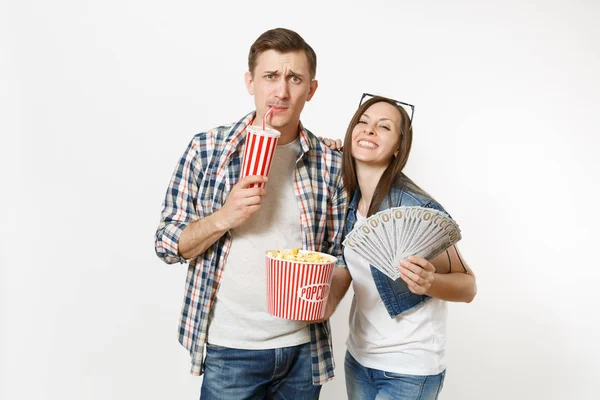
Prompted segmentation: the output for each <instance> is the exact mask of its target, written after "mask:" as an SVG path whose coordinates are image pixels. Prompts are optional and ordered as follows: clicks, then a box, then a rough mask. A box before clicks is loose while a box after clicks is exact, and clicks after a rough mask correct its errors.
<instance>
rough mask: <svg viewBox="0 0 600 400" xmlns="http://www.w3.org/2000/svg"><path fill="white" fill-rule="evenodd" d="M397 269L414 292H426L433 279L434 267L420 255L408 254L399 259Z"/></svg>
mask: <svg viewBox="0 0 600 400" xmlns="http://www.w3.org/2000/svg"><path fill="white" fill-rule="evenodd" d="M398 269H399V270H400V277H401V278H402V280H403V281H404V282H406V285H407V286H408V288H409V289H410V291H411V292H413V293H416V294H427V291H428V290H429V288H430V287H431V284H432V283H433V281H434V280H435V267H434V266H433V264H432V263H430V262H429V261H427V260H426V259H424V258H421V257H414V256H410V257H408V259H406V260H402V261H400V265H399V266H398Z"/></svg>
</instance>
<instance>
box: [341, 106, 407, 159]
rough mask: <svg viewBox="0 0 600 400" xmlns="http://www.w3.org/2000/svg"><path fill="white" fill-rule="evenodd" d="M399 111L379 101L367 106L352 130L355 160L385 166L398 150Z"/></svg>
mask: <svg viewBox="0 0 600 400" xmlns="http://www.w3.org/2000/svg"><path fill="white" fill-rule="evenodd" d="M400 118H401V116H400V112H399V111H398V109H397V108H396V107H394V106H392V105H391V104H388V103H385V102H379V103H375V104H373V105H372V106H371V107H369V108H367V110H366V111H365V112H364V114H363V115H361V117H360V118H359V120H358V123H357V124H356V126H355V127H354V129H353V130H352V156H353V157H354V159H355V160H356V161H361V162H364V163H368V164H372V165H381V166H387V165H389V163H390V161H391V160H392V158H393V157H394V155H395V153H397V151H398V145H399V142H400Z"/></svg>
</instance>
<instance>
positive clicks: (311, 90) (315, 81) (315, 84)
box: [306, 79, 319, 101]
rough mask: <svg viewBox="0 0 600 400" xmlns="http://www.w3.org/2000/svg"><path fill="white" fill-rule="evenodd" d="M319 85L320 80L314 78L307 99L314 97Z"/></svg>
mask: <svg viewBox="0 0 600 400" xmlns="http://www.w3.org/2000/svg"><path fill="white" fill-rule="evenodd" d="M318 87H319V81H318V80H316V79H313V80H312V82H311V83H310V90H309V91H308V96H307V97H306V101H310V99H312V97H313V95H314V94H315V92H316V91H317V88H318Z"/></svg>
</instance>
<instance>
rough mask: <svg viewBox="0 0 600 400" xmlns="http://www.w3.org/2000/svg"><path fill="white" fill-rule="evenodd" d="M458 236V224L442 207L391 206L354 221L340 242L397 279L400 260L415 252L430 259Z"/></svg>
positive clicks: (454, 241) (415, 254)
mask: <svg viewBox="0 0 600 400" xmlns="http://www.w3.org/2000/svg"><path fill="white" fill-rule="evenodd" d="M460 239H461V234H460V229H459V227H458V224H457V223H456V222H455V221H454V220H453V219H452V218H450V216H449V215H448V214H446V213H444V212H442V211H438V210H435V209H432V208H423V207H393V208H389V209H387V210H385V211H380V212H378V213H377V214H374V215H372V216H370V217H369V218H367V219H365V220H364V221H362V222H361V223H359V224H356V225H355V226H354V229H353V230H352V232H350V233H349V234H348V235H347V236H346V239H345V240H344V242H343V244H344V246H347V247H349V248H351V249H352V250H354V251H355V252H356V253H357V254H358V255H359V256H361V257H362V258H363V259H365V260H366V261H367V262H368V263H369V264H371V265H372V266H374V267H375V268H377V269H378V270H379V271H381V272H383V273H384V274H385V275H387V276H389V277H390V278H391V279H393V280H396V279H398V278H399V277H400V271H399V270H398V265H400V260H403V259H405V258H407V257H408V256H418V257H423V258H425V259H427V260H430V261H431V260H432V259H434V258H435V257H436V256H438V255H439V254H440V253H442V252H443V251H445V250H446V249H448V248H449V247H450V246H452V245H453V244H455V243H456V242H458V241H459V240H460Z"/></svg>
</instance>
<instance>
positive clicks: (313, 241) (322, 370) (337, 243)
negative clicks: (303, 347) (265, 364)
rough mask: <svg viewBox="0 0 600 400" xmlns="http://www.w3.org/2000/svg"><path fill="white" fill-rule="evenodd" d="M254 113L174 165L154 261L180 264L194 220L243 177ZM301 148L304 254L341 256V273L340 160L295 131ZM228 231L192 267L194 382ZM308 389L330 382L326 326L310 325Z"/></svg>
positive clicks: (185, 315)
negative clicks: (181, 248)
mask: <svg viewBox="0 0 600 400" xmlns="http://www.w3.org/2000/svg"><path fill="white" fill-rule="evenodd" d="M254 117H255V112H252V113H250V114H248V115H247V116H245V117H244V118H242V119H241V120H240V121H238V122H236V123H235V124H233V125H229V126H221V127H218V128H215V129H212V130H210V131H208V132H206V133H200V134H197V135H196V136H194V138H193V139H192V140H191V142H190V144H189V145H188V147H187V149H186V151H185V152H184V154H183V156H182V157H181V159H180V160H179V163H178V164H177V167H176V169H175V172H174V173H173V176H172V178H171V182H170V183H169V187H168V189H167V193H166V196H165V201H164V203H163V211H162V219H161V222H160V225H159V226H158V229H157V231H156V238H155V250H156V254H157V255H158V256H159V257H160V258H161V259H162V260H163V261H164V262H166V263H168V264H172V263H177V262H179V263H184V262H186V261H187V260H185V259H184V258H182V257H181V256H180V255H179V251H178V244H179V237H180V235H181V232H182V231H183V230H184V228H185V227H186V226H187V225H188V224H189V223H191V222H192V221H195V220H198V219H200V218H204V217H206V216H208V215H211V214H213V213H214V212H216V211H217V210H219V209H220V208H221V206H223V204H225V200H226V199H227V195H228V194H229V192H230V191H231V189H232V187H233V185H235V184H236V183H237V181H238V179H239V176H240V168H241V162H242V155H243V147H244V143H245V140H246V135H245V134H244V133H245V131H246V127H247V126H248V125H249V124H250V123H251V122H252V121H253V119H254ZM299 136H300V145H301V150H300V153H299V154H298V159H297V161H296V167H295V171H294V182H295V190H296V200H297V202H298V207H299V210H300V225H301V229H302V247H303V248H304V249H307V250H312V251H320V252H323V253H328V254H332V255H334V256H336V257H338V265H340V266H343V265H344V264H343V263H344V261H343V257H342V248H341V237H342V235H343V228H344V221H345V214H346V207H347V196H346V192H345V190H344V187H343V184H342V177H341V176H342V174H341V164H342V157H341V155H340V153H337V152H332V151H331V150H330V149H329V148H327V147H326V146H324V145H323V144H322V143H321V141H320V140H318V138H316V137H315V136H314V135H313V134H312V133H311V132H309V131H308V130H307V129H304V128H303V127H302V125H300V134H299ZM231 240H232V239H231V233H230V232H227V233H226V234H224V235H223V236H222V237H221V238H220V239H219V240H217V241H216V242H215V243H214V244H213V245H212V246H211V247H209V248H208V249H207V250H206V251H205V252H204V253H203V254H200V255H199V256H198V257H197V258H195V259H193V260H189V262H190V263H189V267H188V273H187V278H186V290H185V299H184V304H183V309H182V312H181V320H180V323H179V342H180V343H181V344H182V345H183V346H184V347H185V348H186V349H188V350H189V352H190V355H191V357H192V369H191V373H192V374H193V375H202V373H203V370H204V368H203V367H204V366H203V359H204V357H203V356H204V344H205V342H206V335H207V330H208V316H209V313H210V310H211V308H212V306H213V304H214V301H215V298H216V294H217V290H218V287H219V284H220V281H221V276H222V274H223V267H224V266H225V263H226V260H227V255H228V253H229V250H230V248H231ZM309 327H310V338H311V354H312V365H313V383H314V384H319V385H320V384H323V383H325V382H326V381H328V380H329V379H331V378H333V376H334V373H333V370H334V366H335V364H334V361H333V352H332V345H331V337H330V334H329V321H326V322H325V323H319V324H310V325H309Z"/></svg>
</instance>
